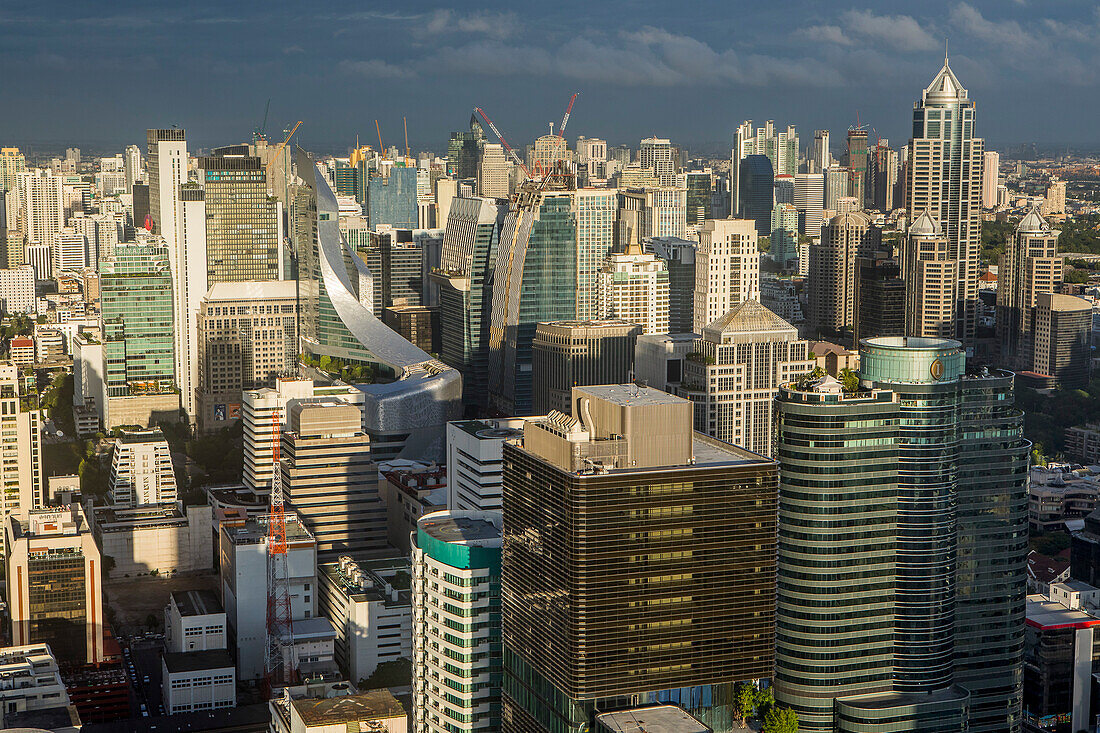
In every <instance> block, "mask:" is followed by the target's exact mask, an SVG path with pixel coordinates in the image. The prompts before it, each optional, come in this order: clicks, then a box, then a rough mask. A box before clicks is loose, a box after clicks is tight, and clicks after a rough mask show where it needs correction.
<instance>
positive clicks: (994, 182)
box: [982, 150, 1001, 209]
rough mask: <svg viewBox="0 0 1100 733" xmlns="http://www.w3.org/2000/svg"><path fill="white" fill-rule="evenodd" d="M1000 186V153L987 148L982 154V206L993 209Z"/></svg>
mask: <svg viewBox="0 0 1100 733" xmlns="http://www.w3.org/2000/svg"><path fill="white" fill-rule="evenodd" d="M1000 186H1001V154H1000V153H998V152H996V151H993V150H987V151H985V153H984V154H983V155H982V208H985V209H995V208H997V204H998V196H997V193H998V192H997V189H999V188H1000Z"/></svg>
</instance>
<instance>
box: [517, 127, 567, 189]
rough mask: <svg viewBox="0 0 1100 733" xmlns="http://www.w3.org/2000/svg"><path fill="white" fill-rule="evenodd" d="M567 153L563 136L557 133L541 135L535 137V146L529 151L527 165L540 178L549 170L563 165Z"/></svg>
mask: <svg viewBox="0 0 1100 733" xmlns="http://www.w3.org/2000/svg"><path fill="white" fill-rule="evenodd" d="M567 155H568V150H567V149H566V143H565V138H563V137H559V136H558V135H543V136H542V137H538V138H535V146H534V148H533V149H532V151H531V157H530V159H529V161H528V166H527V167H528V168H529V169H530V170H531V173H532V174H534V175H535V176H537V177H539V178H542V177H543V176H545V175H546V174H547V173H549V172H550V171H553V170H556V169H557V168H558V167H559V166H561V165H564V164H565V162H566V156H567Z"/></svg>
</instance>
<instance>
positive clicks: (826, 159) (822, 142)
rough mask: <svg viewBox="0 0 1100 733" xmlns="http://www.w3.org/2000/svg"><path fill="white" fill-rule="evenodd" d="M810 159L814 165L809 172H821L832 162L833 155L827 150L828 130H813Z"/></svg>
mask: <svg viewBox="0 0 1100 733" xmlns="http://www.w3.org/2000/svg"><path fill="white" fill-rule="evenodd" d="M810 160H811V162H812V163H813V167H814V170H811V171H810V173H821V172H823V171H824V170H825V169H826V168H828V167H829V166H831V165H832V164H833V156H832V154H831V153H830V152H829V131H828V130H814V147H813V151H812V153H811V156H810Z"/></svg>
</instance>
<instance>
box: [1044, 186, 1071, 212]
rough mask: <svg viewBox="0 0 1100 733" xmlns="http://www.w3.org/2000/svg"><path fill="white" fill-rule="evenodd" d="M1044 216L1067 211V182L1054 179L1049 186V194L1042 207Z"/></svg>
mask: <svg viewBox="0 0 1100 733" xmlns="http://www.w3.org/2000/svg"><path fill="white" fill-rule="evenodd" d="M1040 210H1041V211H1042V213H1043V216H1050V215H1051V214H1065V213H1066V182H1065V181H1058V180H1053V181H1051V182H1050V185H1049V186H1047V195H1046V198H1044V199H1043V204H1042V207H1041V209H1040Z"/></svg>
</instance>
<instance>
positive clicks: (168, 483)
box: [108, 428, 176, 507]
mask: <svg viewBox="0 0 1100 733" xmlns="http://www.w3.org/2000/svg"><path fill="white" fill-rule="evenodd" d="M108 492H109V496H110V500H111V503H112V504H121V505H122V506H127V507H134V506H144V505H147V504H160V503H161V502H174V501H175V500H176V473H175V471H174V470H173V469H172V453H171V451H170V450H169V448H168V441H167V440H165V438H164V433H162V432H161V430H160V428H154V429H152V430H132V431H123V432H122V434H121V435H119V436H118V438H116V439H115V449H114V451H113V452H112V453H111V478H110V483H109V484H108Z"/></svg>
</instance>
